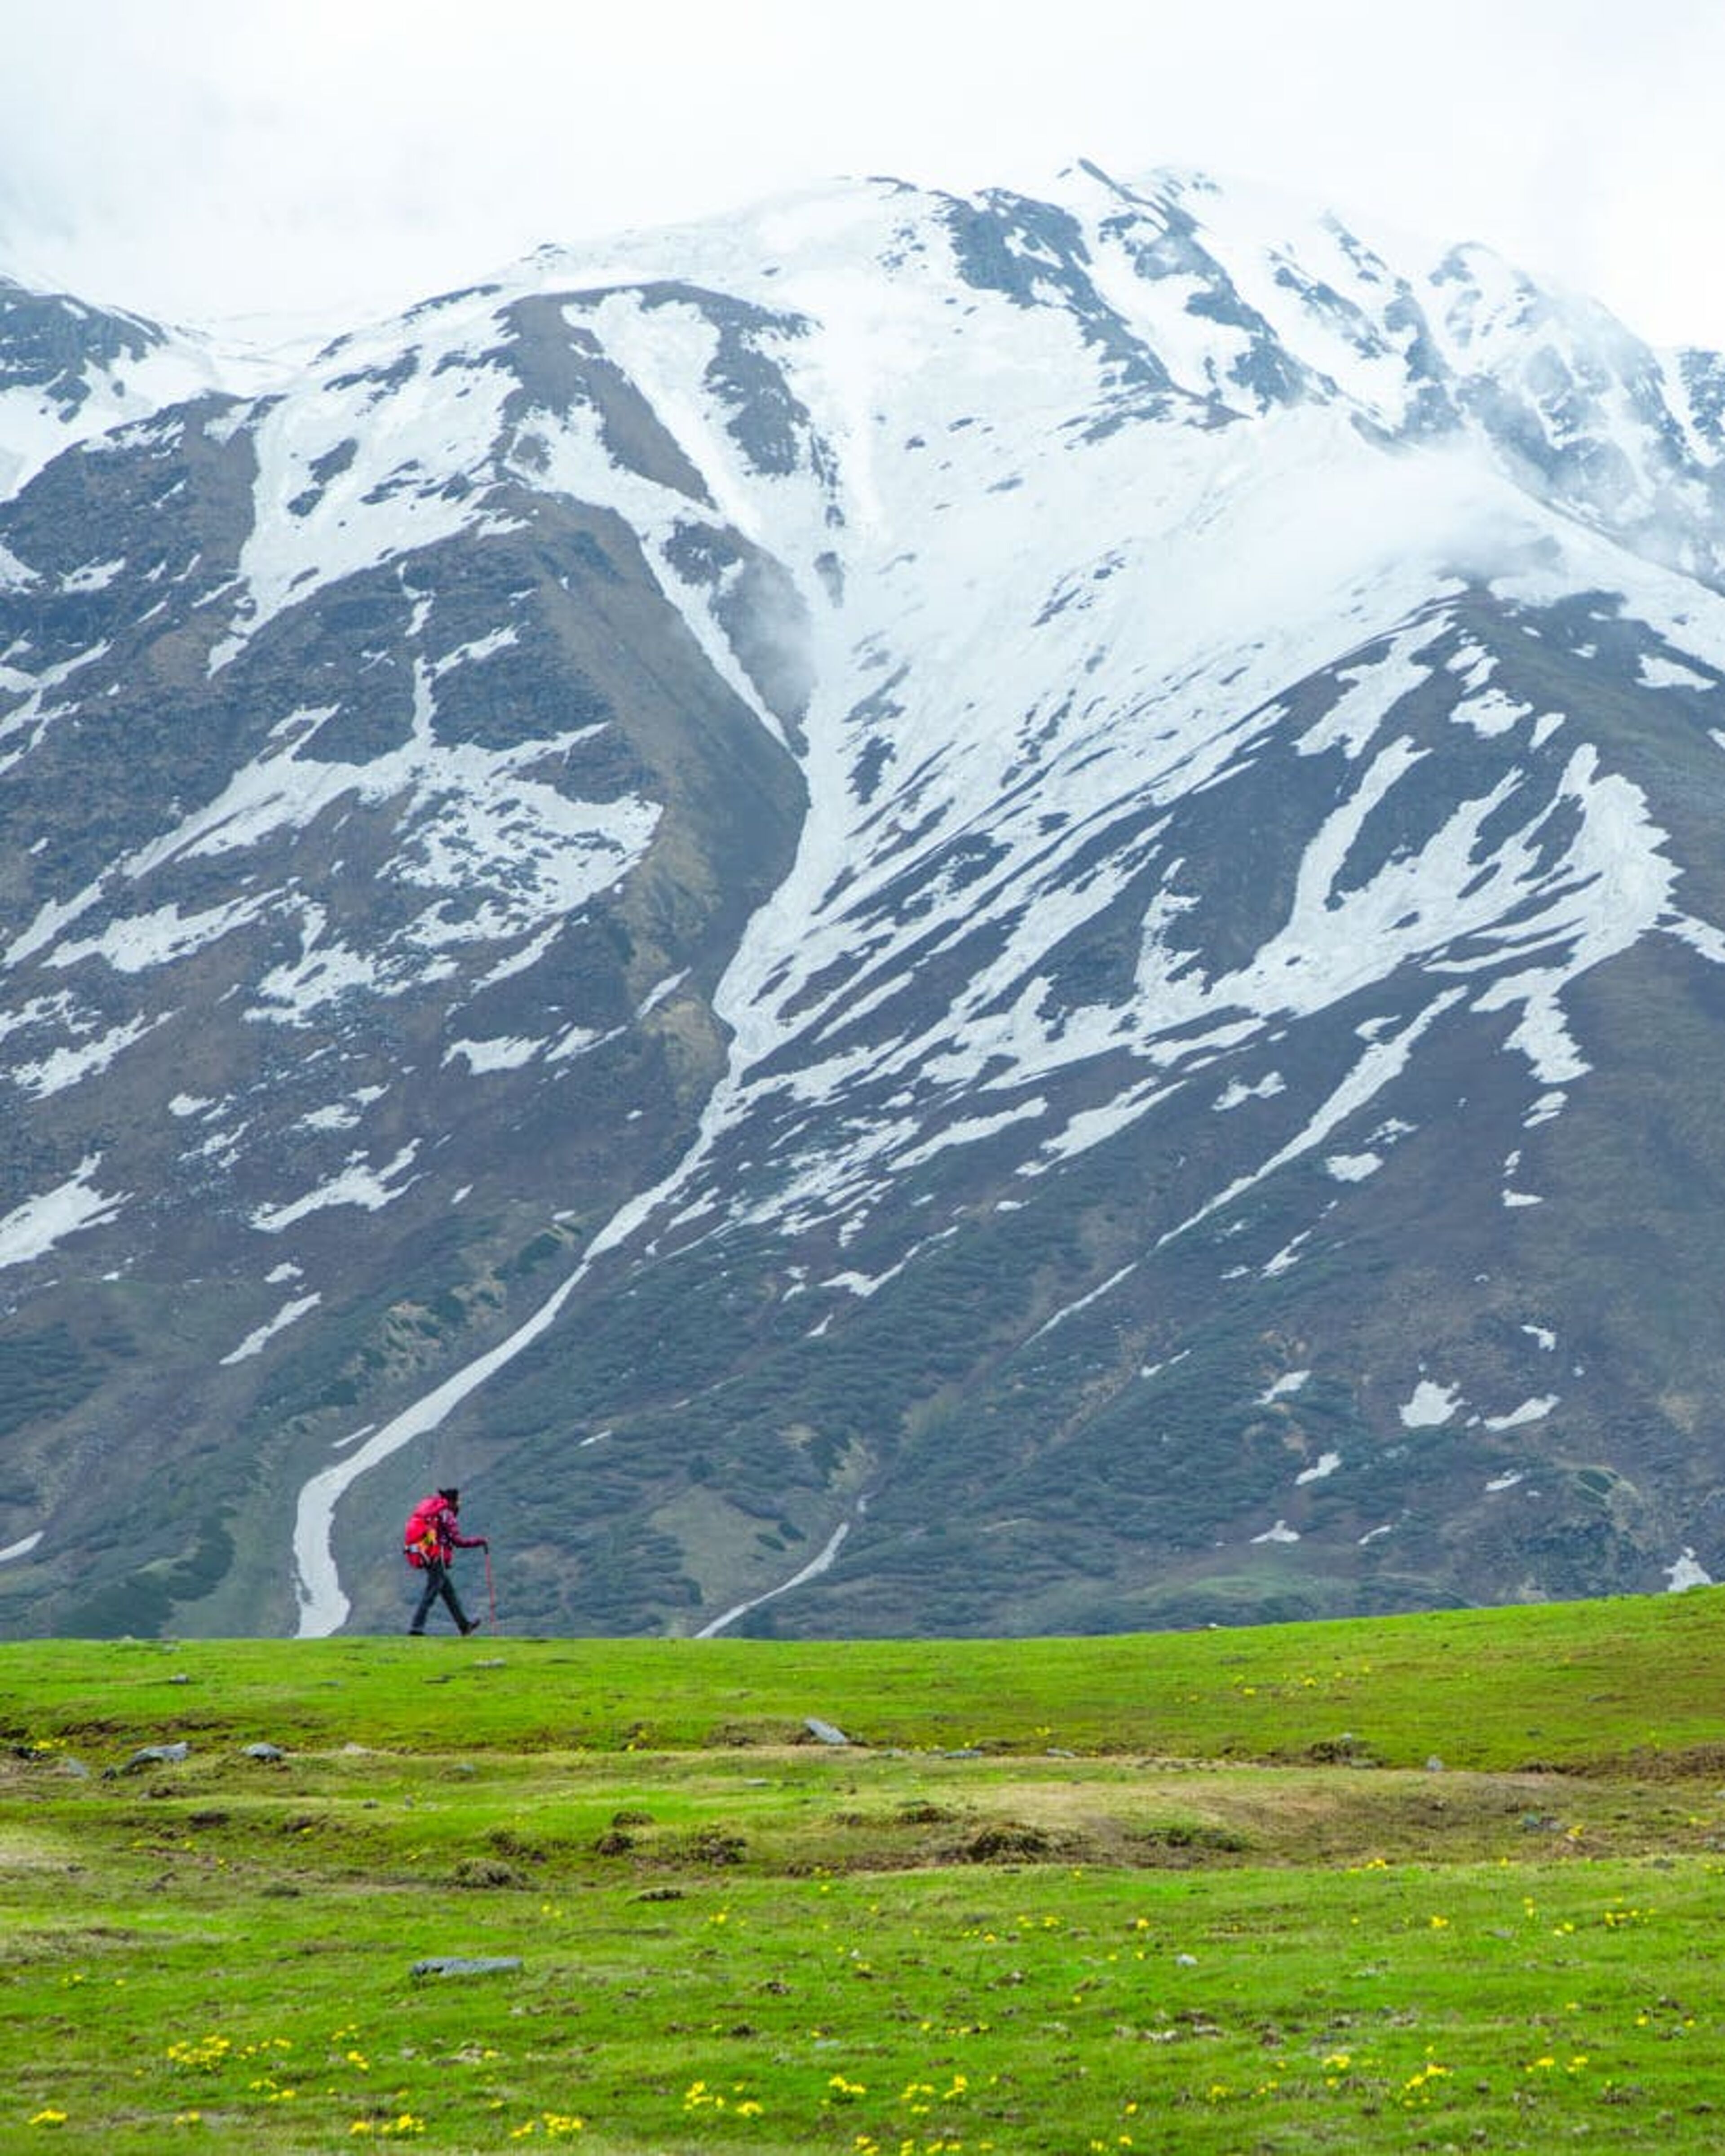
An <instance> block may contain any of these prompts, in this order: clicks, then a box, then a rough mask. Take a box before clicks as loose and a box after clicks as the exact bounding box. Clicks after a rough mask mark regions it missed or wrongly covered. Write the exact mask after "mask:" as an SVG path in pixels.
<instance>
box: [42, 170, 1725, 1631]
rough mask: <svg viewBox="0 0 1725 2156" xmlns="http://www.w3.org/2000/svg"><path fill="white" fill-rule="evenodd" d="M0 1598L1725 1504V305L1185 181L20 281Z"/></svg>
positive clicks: (1052, 1616) (911, 1611)
mask: <svg viewBox="0 0 1725 2156" xmlns="http://www.w3.org/2000/svg"><path fill="white" fill-rule="evenodd" d="M0 492H3V500H0V813H3V815H4V818H5V844H4V849H3V851H0V948H3V963H0V1041H3V1043H4V1056H5V1065H4V1068H5V1073H6V1076H7V1078H8V1081H9V1090H10V1092H11V1095H12V1098H13V1113H12V1115H11V1116H9V1117H8V1121H7V1130H8V1137H7V1140H6V1151H5V1164H4V1180H3V1183H0V1290H3V1291H4V1293H5V1322H4V1327H3V1331H0V1366H3V1368H4V1373H5V1375H6V1377H7V1379H8V1383H7V1384H6V1386H5V1388H4V1399H5V1400H6V1402H7V1403H8V1404H7V1405H6V1407H5V1408H4V1409H3V1416H4V1424H5V1432H6V1434H5V1436H4V1440H3V1442H4V1452H3V1455H0V1457H3V1458H4V1460H5V1461H6V1463H7V1466H8V1473H7V1475H6V1476H5V1477H4V1478H3V1479H0V1623H3V1624H5V1625H7V1626H8V1627H9V1628H10V1629H12V1630H17V1631H42V1630H121V1631H134V1632H143V1631H149V1630H155V1629H158V1628H162V1627H168V1628H171V1629H174V1630H184V1631H206V1632H214V1631H222V1630H239V1631H244V1630H287V1629H291V1628H293V1627H294V1626H295V1625H298V1626H299V1627H300V1628H301V1629H303V1630H308V1631H321V1630H329V1629H331V1628H332V1627H335V1626H336V1625H342V1624H349V1625H354V1626H356V1627H357V1628H360V1629H367V1628H369V1627H372V1626H375V1625H393V1624H395V1623H398V1622H399V1621H401V1618H402V1614H403V1612H402V1604H403V1595H404V1591H405V1590H404V1588H403V1580H402V1577H401V1572H400V1567H399V1560H398V1558H397V1556H396V1537H397V1533H398V1527H399V1516H401V1515H403V1514H404V1513H405V1512H406V1509H407V1507H408V1503H410V1502H411V1501H412V1499H413V1496H416V1495H417V1494H418V1491H419V1490H420V1488H421V1487H422V1486H429V1481H431V1480H444V1481H446V1480H449V1479H451V1478H452V1477H457V1478H459V1480H460V1481H462V1483H463V1484H464V1486H465V1489H466V1491H467V1492H468V1501H467V1506H466V1508H465V1509H466V1516H467V1517H468V1518H469V1519H470V1522H473V1523H474V1524H475V1526H476V1527H479V1528H480V1531H482V1532H486V1533H487V1534H489V1535H490V1537H491V1540H492V1543H493V1546H494V1548H495V1550H496V1551H497V1553H498V1563H499V1568H500V1577H501V1587H502V1592H503V1597H504V1601H505V1606H506V1610H507V1612H508V1614H509V1616H510V1619H511V1621H513V1622H515V1623H516V1624H517V1625H521V1626H523V1627H537V1628H541V1629H546V1630H558V1629H567V1628H577V1629H582V1630H595V1631H634V1630H679V1631H696V1630H712V1629H717V1628H720V1627H723V1626H726V1625H741V1626H743V1627H745V1628H752V1629H757V1630H762V1629H771V1628H773V1627H775V1626H776V1627H778V1628H781V1629H783V1630H795V1631H803V1632H809V1633H819V1632H837V1631H880V1630H886V1631H891V1630H1004V1631H1011V1630H1033V1629H1034V1630H1053V1629H1065V1630H1073V1629H1076V1630H1084V1629H1101V1628H1115V1627H1121V1626H1126V1625H1141V1624H1144V1625H1151V1624H1163V1623H1175V1622H1190V1621H1195V1620H1201V1619H1209V1618H1220V1619H1224V1620H1225V1619H1227V1618H1230V1617H1234V1616H1241V1617H1244V1616H1261V1615H1275V1614H1315V1613H1324V1612H1332V1611H1341V1610H1346V1609H1360V1608H1385V1607H1397V1606H1409V1607H1411V1606H1417V1605H1420V1604H1430V1603H1438V1602H1447V1601H1452V1600H1457V1599H1474V1600H1493V1599H1513V1598H1519V1597H1524V1596H1535V1595H1543V1594H1586V1593H1593V1592H1603V1591H1606V1590H1613V1589H1630V1588H1658V1587H1662V1586H1665V1585H1667V1584H1678V1585H1681V1584H1686V1582H1688V1581H1690V1580H1692V1579H1696V1578H1703V1577H1705V1576H1707V1568H1708V1567H1709V1566H1712V1565H1717V1563H1720V1562H1721V1561H1722V1560H1725V1519H1722V1517H1721V1515H1720V1512H1719V1507H1718V1506H1717V1503H1716V1501H1715V1492H1716V1488H1717V1483H1718V1480H1719V1469H1720V1465H1721V1460H1722V1455H1721V1450H1720V1445H1719V1442H1718V1440H1717V1437H1716V1436H1715V1435H1714V1432H1713V1430H1712V1419H1711V1409H1710V1402H1711V1400H1712V1398H1713V1397H1715V1395H1716V1393H1717V1380H1718V1379H1719V1378H1720V1376H1721V1374H1722V1372H1721V1360H1722V1358H1721V1354H1720V1351H1719V1349H1718V1348H1717V1346H1716V1345H1715V1335H1716V1333H1717V1327H1714V1326H1713V1325H1712V1323H1711V1317H1712V1294H1711V1282H1712V1279H1713V1277H1714V1276H1715V1275H1716V1274H1717V1270H1719V1265H1718V1260H1719V1258H1720V1255H1721V1245H1722V1242H1725V1234H1722V1231H1721V1230H1720V1229H1719V1228H1718V1227H1717V1224H1716V1223H1717V1217H1718V1216H1717V1209H1716V1208H1715V1207H1714V1205H1713V1204H1712V1193H1713V1189H1714V1186H1715V1184H1716V1183H1717V1181H1718V1179H1719V1178H1720V1177H1721V1175H1722V1173H1725V1140H1722V1139H1721V1137H1719V1135H1718V1128H1719V1118H1718V1117H1717V1115H1716V1114H1715V1113H1714V1111H1713V1109H1712V1085H1711V1082H1710V1081H1711V1077H1712V1067H1713V1065H1715V1063H1716V1061H1717V1057H1718V1055H1719V1052H1720V1050H1721V1048H1722V1046H1725V972H1722V967H1725V845H1722V844H1721V842H1720V839H1719V836H1718V834H1719V832H1720V830H1721V829H1722V828H1725V755H1722V747H1725V359H1722V358H1721V357H1719V356H1718V355H1715V354H1709V353H1702V352H1681V353H1671V352H1655V351H1653V350H1651V349H1650V348H1649V347H1648V346H1645V345H1644V344H1643V343H1641V342H1640V341H1638V340H1637V339H1636V338H1635V336H1633V335H1632V334H1631V333H1630V331H1628V330H1626V329H1625V328H1624V327H1623V326H1621V325H1620V324H1619V323H1617V322H1616V321H1614V320H1613V319H1612V318H1611V317H1610V316H1609V315H1608V314H1606V313H1605V312H1604V311H1603V310H1601V309H1600V308H1599V307H1597V306H1596V305H1592V304H1591V303H1589V302H1587V301H1584V300H1577V299H1575V298H1574V297H1571V296H1568V295H1562V294H1558V293H1555V292H1553V291H1549V290H1543V289H1542V288H1541V287H1540V286H1539V285H1538V284H1537V283H1535V282H1534V281H1532V280H1530V279H1528V278H1527V277H1526V276H1524V275H1522V274H1521V273H1519V272H1518V271H1517V270H1515V269H1512V267H1511V266H1510V265H1508V264H1506V263H1504V262H1502V260H1500V259H1497V257H1496V256H1494V255H1492V254H1490V253H1489V252H1488V251H1486V250H1485V249H1481V248H1478V247H1473V246H1466V247H1460V248H1455V249H1448V250H1445V249H1431V250H1425V249H1422V248H1420V247H1419V246H1417V245H1414V244H1409V243H1406V242H1402V241H1396V242H1393V243H1392V242H1389V241H1386V240H1384V239H1381V238H1380V239H1377V240H1375V241H1373V240H1371V239H1368V238H1367V237H1366V236H1365V234H1364V233H1363V229H1362V228H1359V227H1358V225H1356V224H1353V223H1344V222H1343V220H1341V219H1340V218H1337V217H1334V216H1331V215H1315V216H1314V215H1310V214H1308V213H1306V212H1304V211H1303V210H1298V209H1291V208H1288V207H1287V206H1286V205H1285V204H1282V203H1279V202H1274V201H1270V200H1266V199H1265V198H1260V197H1258V196H1255V195H1254V194H1251V193H1248V192H1246V191H1244V190H1240V189H1235V188H1224V187H1217V186H1215V185H1214V184H1212V183H1211V182H1208V181H1206V180H1204V179H1203V178H1202V177H1198V176H1195V175H1192V174H1188V173H1173V172H1163V173H1159V174H1156V175H1153V176H1152V177H1149V178H1147V179H1146V180H1143V181H1141V182H1136V183H1134V184H1132V185H1124V184H1122V183H1120V182H1117V181H1114V180H1112V179H1111V178H1109V177H1106V175H1104V174H1102V173H1101V172H1098V171H1097V170H1096V169H1095V168H1094V167H1088V166H1081V167H1077V168H1076V169H1075V170H1073V171H1072V172H1070V173H1068V174H1066V175H1065V176H1064V177H1063V179H1062V181H1061V182H1060V187H1059V188H1058V190H1057V191H1056V193H1055V196H1054V198H1052V199H1050V200H1047V201H1032V200H1028V199H1025V198H1021V197H1018V196H1013V195H1007V194H1004V193H990V194H987V195H983V196H981V197H978V198H955V197H951V196H945V195H939V194H934V193H927V192H923V191H919V190H917V189H916V188H913V187H908V186H905V185H901V184H899V183H896V182H869V183H866V184H856V185H847V186H835V187H833V188H831V189H829V190H825V191H821V192H819V193H813V194H810V195H808V196H804V197H801V198H795V199H793V200H788V201H783V202H779V203H773V204H769V205H767V206H765V207H763V208H761V209H759V210H758V211H757V212H755V213H752V214H751V215H749V216H747V217H742V218H727V219H725V220H723V221H721V222H716V223H713V224H712V225H711V226H701V227H696V228H686V229H679V230H674V231H666V232H660V233H650V234H633V235H629V236H626V237H624V238H623V239H619V240H618V241H617V242H615V243H614V244H612V245H611V246H609V247H608V248H604V249H587V250H583V251H581V252H567V253H566V252H562V251H559V250H545V251H543V252H542V253H541V254H538V255H536V256H535V257H534V258H532V259H531V260H529V261H528V262H526V264H521V265H520V266H519V267H518V268H517V269H514V270H512V271H511V272H510V273H508V274H507V275H504V276H501V277H500V278H499V279H498V280H495V282H493V283H490V284H488V285H485V286H483V287H480V288H478V289H475V290H467V291H462V292H457V293H453V294H450V295H446V296H444V297H442V298H439V299H436V300H430V301H428V302H427V303H426V304H424V305H422V306H419V307H418V308H415V309H414V310H413V311H411V312H410V313H408V315H407V316H403V317H402V318H401V319H399V320H394V321H386V322H382V323H379V324H376V325H373V326H369V327H367V328H364V329H362V330H357V331H354V332H353V333H352V334H351V335H349V336H343V337H341V338H340V339H339V340H337V341H336V342H335V343H333V344H331V345H328V346H326V347H325V348H324V349H322V350H321V351H320V352H316V354H315V355H305V354H275V355H270V354H264V355H258V354H247V353H225V352H223V351H222V350H221V349H220V348H219V346H218V345H217V344H215V343H214V342H213V341H210V340H208V339H202V338H198V337H194V336H187V335H184V334H181V333H174V334H169V333H167V332H166V331H162V330H160V329H158V328H157V326H154V325H151V324H148V323H146V322H142V321H138V320H136V319H135V318H133V317H130V316H115V315H111V314H104V313H102V312H100V311H97V310H94V309H90V308H87V307H83V306H80V305H79V304H78V303H76V302H75V301H73V300H66V299H63V298H54V297H49V296H46V295H37V294H32V293H28V292H25V291H23V290H21V289H20V288H18V286H16V285H3V284H0Z"/></svg>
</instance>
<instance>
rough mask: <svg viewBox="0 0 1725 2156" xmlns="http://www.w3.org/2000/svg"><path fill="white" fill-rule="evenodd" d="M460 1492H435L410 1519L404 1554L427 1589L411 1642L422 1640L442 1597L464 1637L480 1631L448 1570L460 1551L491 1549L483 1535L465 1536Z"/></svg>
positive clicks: (411, 1630)
mask: <svg viewBox="0 0 1725 2156" xmlns="http://www.w3.org/2000/svg"><path fill="white" fill-rule="evenodd" d="M460 1510H461V1492H460V1491H459V1490H436V1491H433V1492H432V1494H431V1496H429V1497H422V1498H421V1499H420V1500H419V1501H418V1504H417V1505H415V1506H414V1507H413V1511H412V1512H409V1513H408V1524H407V1527H406V1529H405V1532H404V1537H403V1539H404V1554H405V1556H406V1558H407V1560H408V1563H409V1564H410V1565H412V1566H413V1567H414V1568H415V1569H416V1570H418V1571H420V1572H423V1573H424V1574H425V1589H424V1593H423V1594H421V1595H420V1597H419V1606H418V1609H416V1610H415V1611H414V1612H413V1623H412V1624H411V1625H408V1638H409V1639H410V1640H418V1639H422V1638H423V1637H424V1632H425V1620H426V1618H427V1617H428V1616H429V1614H431V1605H432V1604H433V1603H434V1602H435V1601H436V1600H437V1599H438V1597H439V1595H441V1596H442V1597H443V1599H444V1603H445V1604H447V1606H448V1609H449V1614H450V1616H452V1617H453V1618H454V1620H455V1622H456V1624H457V1625H458V1626H459V1628H460V1630H461V1631H462V1633H463V1634H464V1635H465V1634H466V1633H469V1632H476V1631H478V1630H479V1627H480V1620H479V1619H478V1618H477V1617H470V1616H469V1615H468V1614H467V1612H466V1611H465V1609H463V1608H462V1607H461V1598H460V1596H459V1594H456V1592H455V1583H454V1580H453V1579H452V1578H450V1577H449V1568H450V1566H451V1565H452V1564H453V1563H454V1561H455V1553H456V1551H457V1550H458V1549H482V1550H485V1551H487V1552H489V1551H490V1547H491V1545H490V1543H488V1542H487V1541H486V1540H485V1537H484V1536H483V1535H464V1534H463V1533H462V1532H461V1525H460V1521H459V1517H458V1516H459V1512H460Z"/></svg>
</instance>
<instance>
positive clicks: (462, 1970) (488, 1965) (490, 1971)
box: [413, 1954, 521, 1976]
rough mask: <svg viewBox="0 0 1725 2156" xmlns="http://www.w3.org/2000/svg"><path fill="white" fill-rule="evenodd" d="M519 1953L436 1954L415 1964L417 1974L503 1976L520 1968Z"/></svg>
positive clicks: (414, 1969)
mask: <svg viewBox="0 0 1725 2156" xmlns="http://www.w3.org/2000/svg"><path fill="white" fill-rule="evenodd" d="M520 1967H521V1956H520V1955H519V1954H482V1955H477V1956H475V1955H470V1954H434V1955H432V1956H431V1957H430V1958H429V1959H428V1960H425V1961H416V1962H415V1963H413V1974H414V1975H415V1976H501V1975H504V1974H506V1972H507V1971H509V1970H510V1969H519V1968H520Z"/></svg>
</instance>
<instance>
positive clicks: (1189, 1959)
mask: <svg viewBox="0 0 1725 2156" xmlns="http://www.w3.org/2000/svg"><path fill="white" fill-rule="evenodd" d="M1197 1966H1198V1956H1197V1955H1196V1954H1186V1953H1180V1954H1176V1955H1175V1956H1174V1967H1175V1968H1176V1969H1196V1968H1197Z"/></svg>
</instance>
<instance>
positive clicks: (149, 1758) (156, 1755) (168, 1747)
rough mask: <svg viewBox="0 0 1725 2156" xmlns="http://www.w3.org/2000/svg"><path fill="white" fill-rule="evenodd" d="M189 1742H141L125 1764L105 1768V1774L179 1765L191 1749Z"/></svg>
mask: <svg viewBox="0 0 1725 2156" xmlns="http://www.w3.org/2000/svg"><path fill="white" fill-rule="evenodd" d="M191 1749H192V1747H191V1746H190V1745H189V1744H187V1743H178V1744H141V1745H140V1746H139V1747H138V1748H137V1750H136V1752H134V1753H132V1755H131V1758H130V1759H128V1760H127V1761H126V1763H125V1764H124V1765H123V1766H120V1767H108V1768H104V1770H103V1772H104V1774H105V1775H111V1774H138V1773H140V1772H141V1770H142V1769H143V1768H146V1767H177V1765H178V1764H179V1763H180V1761H181V1760H182V1759H183V1758H186V1756H187V1753H189V1752H190V1751H191Z"/></svg>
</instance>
